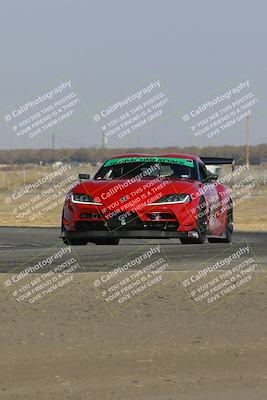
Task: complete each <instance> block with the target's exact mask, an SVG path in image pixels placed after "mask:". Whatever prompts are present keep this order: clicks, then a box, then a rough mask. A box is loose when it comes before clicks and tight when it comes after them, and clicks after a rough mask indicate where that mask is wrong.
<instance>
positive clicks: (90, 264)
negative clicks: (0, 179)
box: [0, 227, 267, 273]
mask: <svg viewBox="0 0 267 400" xmlns="http://www.w3.org/2000/svg"><path fill="white" fill-rule="evenodd" d="M59 235H60V230H59V228H58V229H57V228H23V229H22V228H14V227H1V228H0V253H1V265H0V273H1V272H10V270H12V269H13V268H17V267H19V266H20V265H21V264H23V263H25V262H27V261H28V260H29V259H31V258H34V257H38V256H39V255H40V254H41V253H42V252H43V251H45V250H46V249H49V248H51V247H52V246H55V245H56V244H61V243H62V241H61V239H60V238H59ZM151 242H152V243H154V240H134V239H129V240H127V239H124V240H121V241H120V244H119V246H96V245H94V244H88V245H87V246H74V249H75V252H76V253H77V254H78V256H79V259H80V261H81V263H82V265H83V268H84V270H85V271H86V272H87V271H88V272H93V271H101V269H103V268H106V267H107V266H108V265H109V264H110V263H111V262H112V260H116V259H119V258H123V257H124V256H127V255H128V254H129V253H131V252H134V251H135V249H138V248H140V246H142V245H145V244H148V243H151ZM158 242H159V243H160V245H161V247H162V249H163V250H164V252H165V254H166V256H167V258H168V260H169V261H170V265H171V268H170V269H173V270H175V271H182V270H188V269H197V268H199V265H200V264H201V263H203V262H205V261H207V260H208V259H211V258H213V257H216V256H217V255H218V254H221V253H222V252H223V251H224V250H229V245H228V244H217V243H212V244H209V243H205V244H204V245H181V244H180V241H179V240H178V239H177V240H176V239H166V240H159V241H158ZM240 242H242V243H243V242H244V243H247V244H248V245H249V246H250V248H251V250H252V251H253V253H254V255H255V256H256V259H257V262H258V264H259V266H260V267H261V268H263V269H265V268H266V267H267V246H266V244H267V233H265V232H238V233H235V235H234V240H233V243H232V246H233V245H235V244H238V243H240ZM62 245H63V243H62ZM63 246H64V245H63ZM17 272H19V268H18V271H17Z"/></svg>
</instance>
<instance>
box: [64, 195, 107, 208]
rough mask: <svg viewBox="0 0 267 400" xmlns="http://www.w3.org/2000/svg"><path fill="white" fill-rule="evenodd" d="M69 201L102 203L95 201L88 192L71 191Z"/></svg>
mask: <svg viewBox="0 0 267 400" xmlns="http://www.w3.org/2000/svg"><path fill="white" fill-rule="evenodd" d="M71 201H72V202H73V203H80V204H94V205H98V206H100V205H102V203H98V202H96V201H95V200H94V199H93V198H92V197H91V196H90V195H89V194H84V193H72V195H71Z"/></svg>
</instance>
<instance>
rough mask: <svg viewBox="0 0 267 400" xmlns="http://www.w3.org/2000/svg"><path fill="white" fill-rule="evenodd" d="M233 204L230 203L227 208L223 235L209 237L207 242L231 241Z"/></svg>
mask: <svg viewBox="0 0 267 400" xmlns="http://www.w3.org/2000/svg"><path fill="white" fill-rule="evenodd" d="M233 221H234V218H233V206H232V204H230V206H229V210H228V211H227V221H226V227H225V237H223V238H209V239H208V242H209V243H231V242H232V236H233V232H234V225H233Z"/></svg>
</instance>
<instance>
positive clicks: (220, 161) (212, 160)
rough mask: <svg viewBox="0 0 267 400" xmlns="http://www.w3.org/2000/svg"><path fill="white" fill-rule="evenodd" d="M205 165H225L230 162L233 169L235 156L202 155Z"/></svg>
mask: <svg viewBox="0 0 267 400" xmlns="http://www.w3.org/2000/svg"><path fill="white" fill-rule="evenodd" d="M200 159H201V160H202V161H203V163H204V164H205V165H224V164H230V165H232V171H233V170H234V168H235V160H234V159H233V158H225V157H200Z"/></svg>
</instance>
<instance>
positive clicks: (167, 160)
mask: <svg viewBox="0 0 267 400" xmlns="http://www.w3.org/2000/svg"><path fill="white" fill-rule="evenodd" d="M147 162H148V163H149V162H153V163H154V162H155V163H167V164H179V165H184V166H186V167H191V168H193V167H194V161H193V160H188V159H186V158H172V157H125V158H112V159H111V160H108V161H106V162H105V164H104V166H105V167H110V166H112V165H118V164H129V163H147Z"/></svg>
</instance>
